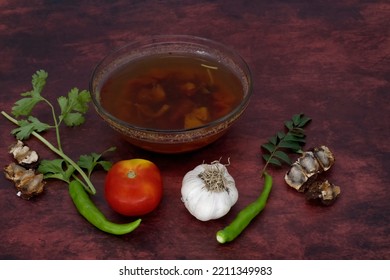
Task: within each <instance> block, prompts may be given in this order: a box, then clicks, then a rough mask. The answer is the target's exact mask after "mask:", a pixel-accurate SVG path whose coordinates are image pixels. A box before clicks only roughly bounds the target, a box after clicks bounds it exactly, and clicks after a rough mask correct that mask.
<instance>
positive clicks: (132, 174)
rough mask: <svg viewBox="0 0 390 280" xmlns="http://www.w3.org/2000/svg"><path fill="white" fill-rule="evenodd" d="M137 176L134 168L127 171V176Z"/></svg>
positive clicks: (132, 177) (131, 177)
mask: <svg viewBox="0 0 390 280" xmlns="http://www.w3.org/2000/svg"><path fill="white" fill-rule="evenodd" d="M135 177H137V173H135V171H134V170H130V171H129V172H127V178H130V179H134V178H135Z"/></svg>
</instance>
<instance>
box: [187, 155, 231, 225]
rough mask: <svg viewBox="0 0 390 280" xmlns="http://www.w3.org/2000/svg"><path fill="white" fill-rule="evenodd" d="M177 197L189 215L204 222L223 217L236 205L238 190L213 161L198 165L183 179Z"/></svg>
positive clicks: (220, 166) (226, 174)
mask: <svg viewBox="0 0 390 280" xmlns="http://www.w3.org/2000/svg"><path fill="white" fill-rule="evenodd" d="M181 196H182V201H183V202H184V205H185V207H186V208H187V209H188V211H189V212H190V213H191V214H192V215H193V216H195V217H196V218H197V219H198V220H201V221H208V220H212V219H218V218H220V217H222V216H224V215H226V214H227V213H228V212H229V210H230V208H231V207H232V206H233V205H234V204H235V203H236V202H237V199H238V191H237V189H236V186H235V182H234V179H233V177H232V176H231V175H230V174H229V173H228V171H227V169H226V166H225V165H223V164H221V163H219V161H214V162H212V163H211V164H201V165H198V166H197V167H195V168H194V169H193V170H191V171H189V172H188V173H187V174H186V175H185V176H184V178H183V182H182V187H181Z"/></svg>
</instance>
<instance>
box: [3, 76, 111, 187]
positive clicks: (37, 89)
mask: <svg viewBox="0 0 390 280" xmlns="http://www.w3.org/2000/svg"><path fill="white" fill-rule="evenodd" d="M47 77H48V73H47V72H46V71H44V70H39V71H37V72H36V73H35V74H34V75H33V76H32V82H31V83H32V89H31V90H30V91H28V92H25V93H22V94H21V95H22V97H23V98H21V99H20V100H18V101H16V102H15V104H14V106H13V107H12V115H13V116H11V115H9V114H7V113H6V112H4V111H2V112H1V114H2V115H3V116H4V117H5V118H7V119H8V120H9V121H11V122H12V123H14V124H15V125H17V126H18V127H17V128H15V129H13V130H12V131H11V133H12V134H13V135H15V137H16V138H17V139H18V140H25V139H28V138H29V137H30V136H31V135H32V136H34V137H36V138H37V139H38V140H40V141H41V142H42V143H43V144H45V145H46V146H47V147H48V148H49V149H50V150H51V151H53V152H54V153H56V154H57V155H58V156H60V158H59V159H55V160H50V161H43V164H42V166H41V167H40V171H41V172H42V173H43V174H44V175H45V178H55V179H60V180H63V181H66V182H70V178H71V176H73V177H75V174H74V173H75V171H77V172H78V173H79V175H80V176H81V177H82V179H83V180H82V181H81V180H80V179H78V178H77V180H78V181H80V183H82V184H83V186H84V187H85V188H86V190H87V191H88V192H89V193H91V194H95V193H96V190H95V188H94V186H93V184H92V182H91V180H90V175H91V172H92V169H93V168H94V167H95V166H96V165H98V164H99V165H102V166H103V167H104V169H107V168H109V167H108V165H107V163H106V162H100V161H99V158H100V156H101V154H100V155H99V154H91V155H90V156H82V157H81V158H80V160H79V162H77V163H76V162H75V161H73V160H72V159H71V158H70V157H68V156H67V155H66V154H65V153H64V151H63V149H62V145H61V136H60V126H61V124H62V123H64V124H65V125H66V126H79V125H81V124H83V123H84V122H85V117H84V114H85V113H86V112H87V111H88V105H89V102H90V101H91V96H90V93H89V92H88V91H87V90H82V91H80V90H79V89H77V88H73V89H71V90H70V91H69V93H68V95H67V96H61V97H59V98H58V99H57V102H58V107H59V109H60V113H59V114H57V112H56V110H55V107H54V105H53V104H52V103H51V102H50V101H49V100H48V99H46V98H45V97H43V96H42V91H43V89H44V87H45V85H46V79H47ZM39 103H45V104H46V105H48V106H49V108H50V111H51V115H52V118H53V122H52V124H49V123H45V122H42V121H40V120H39V119H38V118H37V117H34V116H33V115H32V112H33V109H34V108H35V107H36V106H37V105H38V104H39ZM21 116H22V117H25V119H17V118H19V117H21ZM50 129H54V130H55V133H56V140H57V145H53V144H52V143H50V142H49V141H48V140H47V139H46V138H44V137H43V136H42V135H41V133H42V132H45V131H47V130H50ZM113 149H114V148H110V149H108V150H107V151H111V150H113ZM83 169H85V170H86V171H84V170H83ZM86 172H87V173H86Z"/></svg>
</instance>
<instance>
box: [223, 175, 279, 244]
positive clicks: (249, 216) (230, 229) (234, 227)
mask: <svg viewBox="0 0 390 280" xmlns="http://www.w3.org/2000/svg"><path fill="white" fill-rule="evenodd" d="M263 176H264V188H263V191H262V192H261V194H260V196H259V197H258V198H257V199H256V200H255V201H254V202H252V203H251V204H249V205H248V206H246V207H245V208H244V209H242V210H241V211H240V212H239V213H238V214H237V216H236V218H235V219H234V220H233V221H232V222H231V223H230V224H229V225H228V226H227V227H225V228H224V229H222V230H220V231H218V232H217V234H216V238H217V241H218V242H219V243H226V242H230V241H232V240H234V239H235V238H236V237H237V236H239V235H240V234H241V232H242V231H243V230H244V229H245V228H246V227H247V226H248V225H249V223H250V222H251V221H252V220H253V218H255V217H256V216H257V215H258V214H259V213H260V212H261V211H262V210H263V209H264V207H265V205H266V203H267V199H268V196H269V194H270V192H271V189H272V177H271V175H269V174H268V173H267V172H264V173H263Z"/></svg>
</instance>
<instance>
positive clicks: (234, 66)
mask: <svg viewBox="0 0 390 280" xmlns="http://www.w3.org/2000/svg"><path fill="white" fill-rule="evenodd" d="M90 91H91V93H92V98H93V102H94V105H95V108H96V111H97V112H98V114H99V115H100V116H101V117H102V118H103V119H104V120H105V121H106V122H107V123H108V124H109V125H110V126H111V127H112V128H113V129H115V130H116V131H118V132H119V133H120V134H121V135H122V136H123V137H124V138H125V139H126V140H127V141H128V142H130V143H131V144H133V145H135V146H138V147H140V148H143V149H146V150H149V151H154V152H159V153H182V152H188V151H192V150H196V149H199V148H201V147H204V146H206V145H208V144H210V143H212V142H214V141H215V140H217V139H218V138H220V137H221V136H222V135H223V134H224V133H225V132H226V131H227V129H228V128H229V127H230V126H231V125H232V124H233V123H234V122H235V121H236V120H237V119H238V118H239V117H240V116H241V114H242V113H243V112H244V110H245V109H246V107H247V105H248V102H249V99H250V96H251V94H252V78H251V73H250V71H249V68H248V66H247V64H246V63H245V61H244V60H243V59H242V58H241V57H240V56H239V55H238V54H236V53H235V52H234V51H232V50H230V49H229V48H227V47H226V46H224V45H222V44H220V43H217V42H214V41H211V40H208V39H204V38H200V37H193V36H185V35H172V36H152V37H147V38H144V39H142V40H139V41H137V42H134V43H132V44H129V45H127V46H125V47H123V48H121V49H119V50H116V51H114V52H113V53H111V54H109V55H108V56H106V57H105V58H104V59H103V60H102V61H101V62H100V63H99V64H98V65H97V67H96V69H95V70H94V72H93V75H92V79H91V82H90Z"/></svg>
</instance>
